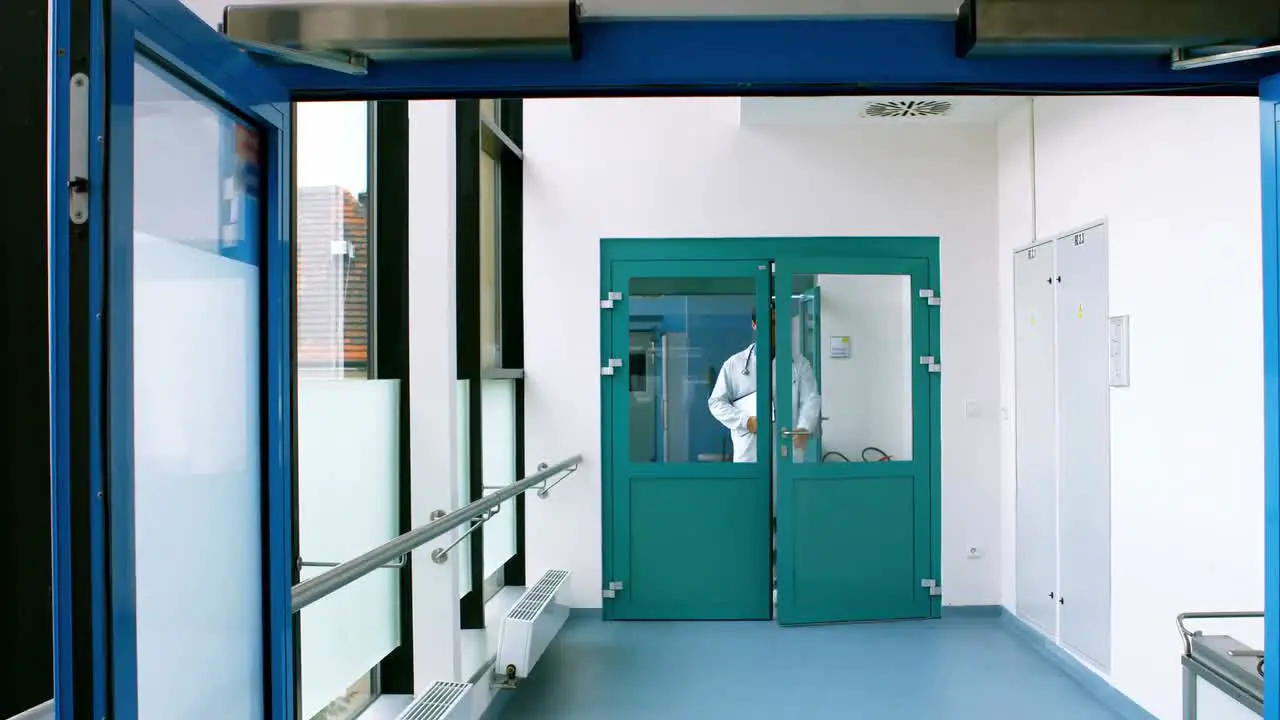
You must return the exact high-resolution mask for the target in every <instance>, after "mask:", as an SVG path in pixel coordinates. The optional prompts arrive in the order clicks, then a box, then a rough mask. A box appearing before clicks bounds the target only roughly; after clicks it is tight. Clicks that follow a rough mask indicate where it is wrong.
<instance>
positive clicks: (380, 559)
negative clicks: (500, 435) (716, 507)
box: [292, 455, 582, 613]
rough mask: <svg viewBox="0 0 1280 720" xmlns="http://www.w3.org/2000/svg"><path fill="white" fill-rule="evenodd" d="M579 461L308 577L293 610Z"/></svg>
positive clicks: (295, 590)
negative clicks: (322, 572)
mask: <svg viewBox="0 0 1280 720" xmlns="http://www.w3.org/2000/svg"><path fill="white" fill-rule="evenodd" d="M581 462H582V456H581V455H574V456H573V457H571V458H569V459H568V460H564V461H562V462H558V463H556V464H555V465H552V466H551V467H548V468H546V469H542V470H540V471H539V472H537V473H534V474H533V475H530V476H529V477H527V478H525V479H523V480H517V481H516V482H513V483H511V484H510V485H507V486H506V487H504V488H503V489H501V490H499V491H497V492H495V493H493V494H492V495H485V496H484V497H482V498H480V499H478V500H476V501H475V502H472V503H470V504H468V505H464V506H463V507H460V508H458V509H457V510H454V511H453V512H451V513H448V514H446V515H444V516H442V517H439V518H437V519H435V520H432V521H431V522H429V523H427V524H426V525H423V526H422V527H419V528H414V529H413V530H410V531H409V532H407V533H405V534H403V535H401V536H399V537H397V538H395V539H393V540H390V541H389V542H386V543H384V544H382V545H379V546H378V547H376V548H374V549H372V550H370V551H368V552H366V553H364V554H363V555H360V556H358V557H355V558H352V559H351V560H348V561H346V562H344V563H342V564H340V565H338V566H337V567H335V568H334V569H332V570H330V571H329V572H326V573H325V574H323V575H319V576H317V577H314V578H311V579H310V580H306V581H303V582H300V583H298V584H297V585H294V586H293V593H292V595H293V611H294V612H295V613H296V612H298V611H299V610H301V609H303V608H305V607H306V606H308V605H310V604H311V603H314V602H315V601H317V600H320V599H321V598H324V597H327V596H328V595H330V594H332V593H335V592H337V591H338V590H341V589H342V588H344V587H346V586H348V585H350V584H351V583H353V582H355V581H356V580H359V579H360V578H362V577H364V576H365V575H368V574H369V573H371V572H373V571H374V570H377V569H379V568H380V567H382V566H383V565H386V564H387V563H389V562H391V561H393V560H395V559H396V558H398V557H400V556H401V555H406V554H408V553H409V552H411V551H413V550H415V549H417V548H419V547H422V546H423V545H425V544H427V543H429V542H431V541H432V540H435V539H436V538H438V537H440V536H442V535H444V534H445V533H447V532H449V531H451V530H453V529H454V528H457V527H459V526H462V525H465V524H467V523H469V522H471V521H472V520H474V519H475V518H478V517H480V516H482V515H484V514H485V513H487V512H488V511H489V510H491V509H492V508H495V507H497V506H498V505H501V504H502V503H504V502H506V501H507V500H510V499H511V498H513V497H515V496H517V495H519V494H520V493H522V492H524V491H526V490H530V489H532V488H533V487H535V486H536V485H538V484H540V483H545V482H547V481H548V480H550V479H551V478H552V477H554V476H556V475H559V474H560V473H564V472H572V471H573V470H576V469H577V468H578V465H579V464H580V463H581Z"/></svg>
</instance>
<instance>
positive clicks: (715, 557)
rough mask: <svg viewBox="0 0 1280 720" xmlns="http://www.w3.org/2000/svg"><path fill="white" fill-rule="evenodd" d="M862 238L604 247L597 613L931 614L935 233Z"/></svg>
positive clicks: (817, 619) (815, 619) (801, 618)
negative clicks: (678, 251) (676, 254)
mask: <svg viewBox="0 0 1280 720" xmlns="http://www.w3.org/2000/svg"><path fill="white" fill-rule="evenodd" d="M859 240H860V239H842V242H834V241H832V242H830V243H829V244H830V245H834V246H835V247H837V248H842V250H843V251H842V252H838V253H830V254H826V255H822V254H816V253H815V250H817V249H819V245H821V243H811V244H810V247H808V248H806V247H805V246H804V244H803V243H801V244H799V245H797V241H794V240H786V241H772V243H776V247H775V248H773V249H774V251H773V252H770V249H771V248H770V247H769V246H770V244H771V241H767V240H756V241H748V243H749V244H755V245H756V246H758V247H759V249H760V251H761V252H760V257H759V258H742V257H738V258H733V257H728V258H719V259H717V258H715V257H714V256H711V257H707V256H705V255H704V256H703V258H701V259H680V260H674V259H672V260H668V259H661V260H660V259H646V258H644V257H634V255H637V254H638V255H643V254H644V253H643V252H638V253H637V252H632V253H629V252H628V250H634V249H635V248H636V247H637V246H635V245H634V243H636V242H638V241H614V242H615V243H618V244H617V245H614V246H613V247H611V246H610V243H609V241H606V250H605V256H604V257H605V259H604V263H603V268H602V281H603V286H604V287H603V288H602V289H603V291H604V294H603V296H602V297H603V302H602V303H601V305H602V309H601V314H602V325H601V330H602V338H603V342H602V350H603V351H604V357H603V360H602V363H601V374H602V378H601V381H602V402H603V411H604V415H603V417H604V423H603V425H604V427H603V439H602V442H603V450H604V452H603V456H604V473H603V475H604V477H603V481H604V513H605V518H604V520H605V533H604V535H605V548H604V572H605V578H604V579H605V584H604V588H603V594H604V597H605V600H604V607H605V614H606V617H608V618H612V619H619V620H623V619H630V620H768V619H771V618H776V619H777V620H778V622H780V623H783V624H811V623H825V622H853V621H873V620H891V619H907V618H927V617H931V616H936V614H937V613H938V611H939V609H940V605H941V603H940V602H939V601H940V598H939V592H940V586H941V578H940V577H939V574H938V566H939V557H938V541H939V524H940V523H939V512H938V510H939V497H938V466H937V460H938V432H937V429H938V407H937V405H938V403H937V400H938V386H939V371H940V358H939V357H938V356H937V352H936V349H935V348H936V347H937V303H938V301H937V300H935V299H933V298H934V297H935V295H936V293H935V292H934V288H936V279H937V278H936V273H937V263H936V240H934V239H895V240H894V241H889V240H888V239H886V240H885V241H882V242H880V243H876V242H873V241H867V242H865V243H864V242H859ZM649 242H650V243H658V245H657V247H649V248H648V254H649V255H650V256H651V257H652V256H654V255H659V254H660V252H661V248H662V243H663V242H664V241H649ZM691 242H695V243H697V242H699V241H691ZM719 242H722V243H723V242H729V241H719ZM784 243H785V245H784ZM895 243H900V244H901V246H902V247H906V248H908V250H912V249H914V250H915V251H916V252H915V254H914V256H907V257H903V256H894V255H892V254H887V253H888V250H891V249H892V248H894V247H895ZM706 247H707V248H712V247H715V246H711V245H707V246H706ZM860 247H869V251H864V253H863V254H859V252H858V251H859V249H860ZM611 249H612V250H619V249H621V252H616V253H611V252H610V250H611ZM783 250H785V251H786V252H783ZM739 251H740V250H739ZM875 251H878V252H875ZM685 252H686V254H687V252H688V250H687V249H686V251H685ZM611 254H613V255H621V256H622V257H610V255H611ZM708 254H710V252H708ZM628 255H632V256H631V257H628Z"/></svg>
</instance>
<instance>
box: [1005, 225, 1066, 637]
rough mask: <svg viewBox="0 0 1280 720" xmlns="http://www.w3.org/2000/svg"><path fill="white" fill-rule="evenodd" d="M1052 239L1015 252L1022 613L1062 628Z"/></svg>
mask: <svg viewBox="0 0 1280 720" xmlns="http://www.w3.org/2000/svg"><path fill="white" fill-rule="evenodd" d="M1053 253H1054V245H1053V243H1048V244H1045V245H1041V246H1039V247H1035V248H1031V249H1029V250H1023V251H1021V252H1018V253H1015V254H1014V256H1013V293H1014V303H1013V305H1014V314H1015V315H1016V317H1015V318H1014V373H1015V393H1016V395H1015V410H1014V413H1015V426H1016V433H1017V472H1018V505H1017V545H1016V548H1017V550H1016V552H1017V577H1018V585H1017V588H1018V595H1017V610H1018V615H1019V616H1021V617H1022V618H1023V619H1025V620H1026V621H1028V622H1030V623H1031V624H1033V625H1035V626H1036V627H1038V628H1039V629H1040V630H1042V631H1043V632H1045V633H1047V634H1048V635H1049V636H1051V637H1056V636H1057V632H1058V602H1057V600H1056V597H1057V586H1058V482H1057V477H1056V463H1055V452H1054V445H1055V443H1056V432H1057V430H1056V423H1055V418H1054V415H1055V412H1056V405H1055V399H1054V367H1053V364H1054V324H1055V322H1056V321H1057V318H1056V316H1055V314H1054V286H1053V278H1054V263H1053Z"/></svg>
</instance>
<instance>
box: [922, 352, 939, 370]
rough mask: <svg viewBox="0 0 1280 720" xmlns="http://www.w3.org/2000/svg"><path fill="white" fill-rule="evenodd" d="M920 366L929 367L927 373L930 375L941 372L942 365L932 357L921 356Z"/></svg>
mask: <svg viewBox="0 0 1280 720" xmlns="http://www.w3.org/2000/svg"><path fill="white" fill-rule="evenodd" d="M920 364H921V365H927V366H929V372H931V373H940V372H942V364H941V363H939V362H938V359H937V358H935V357H934V356H932V355H921V356H920Z"/></svg>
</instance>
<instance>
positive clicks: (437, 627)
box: [409, 100, 469, 693]
mask: <svg viewBox="0 0 1280 720" xmlns="http://www.w3.org/2000/svg"><path fill="white" fill-rule="evenodd" d="M454 156H455V132H454V104H453V101H439V100H437V101H424V102H412V103H409V276H410V277H411V278H413V281H412V282H410V283H409V377H411V378H412V382H410V383H409V442H410V443H411V446H410V451H409V473H410V475H409V477H410V489H411V492H412V499H411V509H410V515H411V518H412V521H413V525H414V527H417V526H420V525H425V524H426V523H428V522H430V520H431V513H432V511H435V510H445V511H449V510H453V509H454V508H457V507H460V506H461V505H462V503H463V498H462V497H460V496H459V493H458V486H457V483H456V482H455V481H454V479H455V478H456V477H457V475H458V472H459V469H460V468H461V467H464V462H465V461H464V459H462V458H460V457H459V451H458V432H459V428H458V423H457V411H458V410H457V409H458V404H459V402H461V399H460V398H459V397H458V392H457V380H456V378H457V377H458V370H457V352H456V351H455V348H456V347H457V336H456V333H455V328H454V321H455V314H454V308H455V307H456V303H455V302H454V287H455V281H454V247H455V244H456V243H455V238H456V232H455V214H456V213H455V199H454V198H455V189H456V187H457V183H456V180H455V172H454V171H455V163H454ZM448 537H450V536H447V537H446V538H445V539H442V540H439V541H436V542H435V543H429V544H427V545H426V546H424V547H422V548H420V549H418V550H417V551H415V552H414V553H413V557H412V562H413V566H412V567H413V684H414V691H415V693H422V692H423V691H425V690H426V689H427V687H429V686H430V685H431V683H432V682H434V681H436V680H463V679H465V678H463V677H462V674H463V672H464V670H463V668H462V655H461V653H462V649H461V635H460V632H461V631H460V628H461V618H460V617H459V614H458V612H459V610H458V595H459V592H458V568H457V563H458V562H460V559H459V556H460V555H462V553H457V552H454V553H450V561H449V563H448V564H445V565H437V564H435V563H434V562H432V560H431V550H432V549H433V548H435V547H441V546H443V545H446V544H447V542H446V541H447V539H448ZM465 672H469V670H467V671H465Z"/></svg>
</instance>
